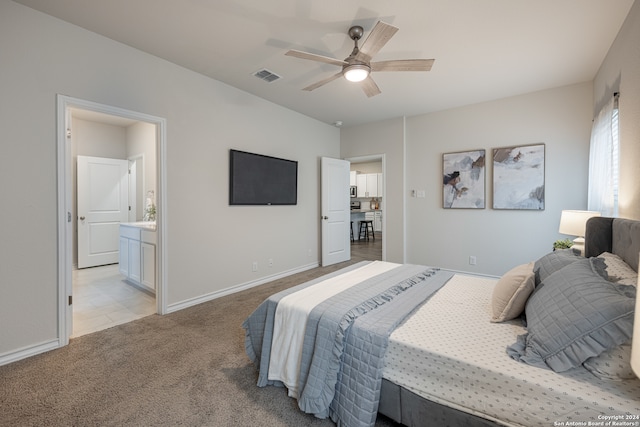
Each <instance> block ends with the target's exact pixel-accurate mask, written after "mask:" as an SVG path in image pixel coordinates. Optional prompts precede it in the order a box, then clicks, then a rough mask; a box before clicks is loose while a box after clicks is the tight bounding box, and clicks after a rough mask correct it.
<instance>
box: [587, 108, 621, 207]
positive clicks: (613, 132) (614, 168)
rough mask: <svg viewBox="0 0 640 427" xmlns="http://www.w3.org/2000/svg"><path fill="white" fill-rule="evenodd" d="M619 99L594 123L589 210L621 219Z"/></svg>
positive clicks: (597, 117) (603, 111)
mask: <svg viewBox="0 0 640 427" xmlns="http://www.w3.org/2000/svg"><path fill="white" fill-rule="evenodd" d="M617 101H618V97H617V96H614V97H612V98H611V99H610V100H609V102H607V104H606V105H605V106H604V107H603V108H602V110H601V111H600V112H599V113H598V115H597V116H596V118H595V119H594V120H593V127H592V130H591V145H590V152H589V190H588V192H589V194H588V209H589V210H592V211H598V212H600V213H601V214H602V215H603V216H613V217H616V216H618V182H619V178H618V177H619V157H620V154H619V134H618V102H617Z"/></svg>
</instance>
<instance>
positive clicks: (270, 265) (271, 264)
mask: <svg viewBox="0 0 640 427" xmlns="http://www.w3.org/2000/svg"><path fill="white" fill-rule="evenodd" d="M269 267H273V258H269Z"/></svg>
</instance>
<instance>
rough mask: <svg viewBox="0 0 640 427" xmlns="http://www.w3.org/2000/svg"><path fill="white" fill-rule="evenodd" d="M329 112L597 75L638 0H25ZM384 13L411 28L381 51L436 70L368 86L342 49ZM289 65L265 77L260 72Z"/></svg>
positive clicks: (347, 118)
mask: <svg viewBox="0 0 640 427" xmlns="http://www.w3.org/2000/svg"><path fill="white" fill-rule="evenodd" d="M15 1H16V2H17V3H21V4H23V5H26V6H29V7H32V8H34V9H37V10H40V11H42V12H44V13H47V14H50V15H53V16H55V17H58V18H60V19H63V20H65V21H68V22H71V23H73V24H76V25H78V26H81V27H84V28H86V29H88V30H91V31H94V32H96V33H98V34H102V35H104V36H106V37H109V38H111V39H114V40H117V41H119V42H122V43H124V44H127V45H129V46H133V47H135V48H137V49H140V50H142V51H145V52H148V53H151V54H153V55H156V56H158V57H161V58H164V59H166V60H167V61H170V62H173V63H175V64H179V65H181V66H183V67H185V68H188V69H191V70H193V71H196V72H199V73H202V74H204V75H207V76H210V77H212V78H214V79H216V80H219V81H222V82H225V83H227V84H229V85H231V86H234V87H236V88H238V89H241V90H244V91H246V92H249V93H252V94H255V95H257V96H259V97H261V98H264V99H267V100H269V101H272V102H274V103H276V104H280V105H282V106H285V107H288V108H290V109H292V110H295V111H298V112H300V113H302V114H304V115H307V116H310V117H314V118H316V119H318V120H321V121H323V122H326V123H334V122H336V121H342V122H343V123H344V126H345V127H346V126H352V125H357V124H362V123H366V122H371V121H377V120H382V119H388V118H394V117H401V116H413V115H418V114H423V113H427V112H431V111H439V110H444V109H448V108H454V107H459V106H462V105H468V104H474V103H478V102H483V101H488V100H493V99H499V98H504V97H508V96H512V95H518V94H522V93H528V92H533V91H538V90H543V89H549V88H554V87H560V86H564V85H568V84H573V83H579V82H585V81H591V80H592V79H593V78H594V76H595V75H596V73H597V71H598V68H599V66H600V64H601V63H602V60H603V59H604V57H605V55H606V53H607V51H608V49H609V47H610V46H611V43H612V42H613V40H614V38H615V36H616V34H617V33H618V30H619V29H620V27H621V25H622V23H623V21H624V18H625V17H626V16H627V13H628V12H629V9H630V7H631V6H632V4H633V1H634V0H404V1H390V0H369V1H364V0H358V1H355V0H353V1H348V0H347V1H345V0H323V1H317V0H316V1H312V0H297V1H296V0H269V1H258V0H181V1H176V0H106V1H105V0H15ZM378 20H383V21H385V22H387V23H389V24H392V25H394V26H396V27H398V28H399V29H400V30H399V31H398V32H397V33H396V35H395V36H394V37H393V38H392V39H391V40H390V41H389V42H388V43H387V44H386V45H385V46H384V47H383V48H382V50H381V51H380V52H379V53H378V54H377V55H376V56H375V57H374V60H376V61H378V60H389V59H405V58H425V59H428V58H435V60H436V61H435V64H434V66H433V69H432V70H431V71H430V72H384V73H383V72H379V73H373V75H372V77H373V78H374V79H375V81H376V83H377V84H378V86H379V87H380V89H381V90H382V93H381V94H380V95H378V96H375V97H372V98H367V97H366V96H365V95H364V93H363V92H362V90H360V88H359V87H358V84H357V83H349V82H347V81H345V80H344V79H338V80H335V81H333V82H331V83H329V84H327V85H325V86H322V87H320V88H319V89H316V90H315V91H312V92H306V91H302V90H301V89H302V88H303V87H305V86H307V85H309V84H311V83H314V82H316V81H318V80H321V79H323V78H325V77H329V76H330V75H332V74H335V73H336V72H338V71H339V68H338V67H336V66H334V65H328V64H321V63H318V62H313V61H305V60H302V59H298V58H293V57H289V56H285V55H284V53H285V52H286V51H287V50H289V49H298V50H303V51H307V52H311V53H316V54H320V55H324V56H330V57H335V58H338V59H344V58H346V57H347V56H348V55H349V54H350V53H351V50H352V48H353V42H352V41H351V39H349V37H348V35H347V31H348V29H349V27H350V26H352V25H354V24H355V25H362V26H363V27H364V29H365V35H364V37H365V38H366V36H367V35H368V34H369V31H370V30H371V28H373V25H374V24H375V23H376V21H378ZM262 68H266V69H268V70H270V71H272V72H274V73H276V74H278V75H280V76H282V78H281V79H279V80H277V81H276V82H274V83H266V82H264V81H262V80H259V79H258V78H256V77H254V76H253V73H254V72H256V71H258V70H260V69H262Z"/></svg>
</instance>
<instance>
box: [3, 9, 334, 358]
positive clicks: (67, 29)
mask: <svg viewBox="0 0 640 427" xmlns="http://www.w3.org/2000/svg"><path fill="white" fill-rule="evenodd" d="M0 57H1V58H2V78H1V79H0V93H2V96H1V97H0V128H1V129H3V133H2V137H1V138H2V148H3V154H2V156H0V158H1V160H0V180H1V181H2V182H3V185H2V186H0V200H2V201H3V202H2V203H3V207H9V206H10V207H11V208H10V209H7V208H5V209H2V221H1V223H0V242H1V243H0V259H2V262H1V264H0V283H1V286H0V324H2V325H13V326H12V327H11V328H8V327H2V328H0V360H8V359H11V357H13V356H14V355H16V354H22V353H21V352H27V353H28V352H29V350H30V349H32V348H37V347H38V346H47V345H49V346H50V345H54V344H55V342H56V341H57V338H58V337H57V335H58V329H57V324H58V296H57V292H58V265H57V262H58V254H57V250H58V236H57V227H58V218H57V177H58V171H57V142H56V114H57V112H56V96H57V94H64V95H67V96H71V97H74V98H79V99H84V100H89V101H93V102H98V103H101V104H106V105H110V106H115V107H119V108H123V109H127V110H131V111H136V112H140V113H145V114H149V115H152V116H157V117H163V118H165V119H166V121H167V138H166V139H167V148H166V165H167V171H166V180H167V206H168V211H167V212H164V214H165V218H166V224H167V233H166V235H165V236H164V238H165V243H166V245H165V246H166V248H165V249H166V251H167V259H168V265H167V271H168V278H167V287H168V295H167V301H168V304H169V306H180V305H181V304H189V303H191V301H193V300H194V299H195V300H197V299H198V298H206V297H208V296H211V295H216V293H217V292H220V291H223V290H228V289H230V288H232V287H234V286H240V285H242V284H251V283H254V282H258V281H260V280H264V279H265V278H269V277H273V276H277V275H278V274H287V272H289V271H291V270H297V269H304V268H309V267H310V266H315V265H318V261H319V253H318V252H319V245H320V243H319V235H320V230H319V224H318V222H319V221H318V220H317V218H318V212H319V211H320V209H319V186H320V184H319V176H320V168H319V157H321V156H330V157H339V154H340V153H339V144H340V141H339V130H338V129H336V128H335V127H333V126H330V125H327V124H324V123H320V122H318V121H316V120H313V119H310V118H308V117H306V116H303V115H301V114H298V113H296V112H293V111H290V110H287V109H285V108H282V107H280V106H277V105H274V104H272V103H269V102H266V101H264V100H262V99H260V98H257V97H255V96H252V95H249V94H247V93H245V92H242V91H239V90H237V89H235V88H232V87H229V86H227V85H225V84H222V83H220V82H217V81H214V80H212V79H209V78H206V77H204V76H202V75H199V74H196V73H194V72H191V71H188V70H186V69H184V68H182V67H179V66H176V65H174V64H171V63H169V62H166V61H163V60H161V59H158V58H156V57H154V56H151V55H148V54H145V53H142V52H140V51H137V50H135V49H132V48H130V47H128V46H125V45H122V44H120V43H117V42H114V41H112V40H109V39H106V38H104V37H101V36H98V35H96V34H94V33H90V32H88V31H85V30H83V29H81V28H79V27H76V26H73V25H70V24H68V23H65V22H63V21H60V20H58V19H55V18H52V17H50V16H48V15H45V14H42V13H39V12H36V11H34V10H33V9H30V8H27V7H24V6H21V5H18V4H16V3H14V2H12V1H9V0H0ZM230 148H237V149H241V150H246V151H253V152H258V153H262V154H268V155H272V156H279V157H285V158H288V159H292V160H297V161H298V162H299V182H298V185H299V187H298V188H299V190H298V205H297V206H281V207H230V206H228V185H229V184H228V162H229V157H228V156H229V155H228V152H229V149H230ZM162 214H163V213H162V212H160V215H162ZM309 250H310V251H311V255H310V256H309V255H308V252H309ZM270 258H271V259H273V260H274V265H273V267H271V268H269V267H267V260H268V259H270ZM253 261H258V263H259V266H260V268H259V270H258V272H252V271H251V265H252V262H253ZM3 358H4V359H3Z"/></svg>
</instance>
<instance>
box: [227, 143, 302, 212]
mask: <svg viewBox="0 0 640 427" xmlns="http://www.w3.org/2000/svg"><path fill="white" fill-rule="evenodd" d="M297 202H298V162H297V161H294V160H286V159H279V158H277V157H270V156H265V155H262V154H254V153H247V152H245V151H238V150H230V151H229V204H230V205H295V204H297Z"/></svg>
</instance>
